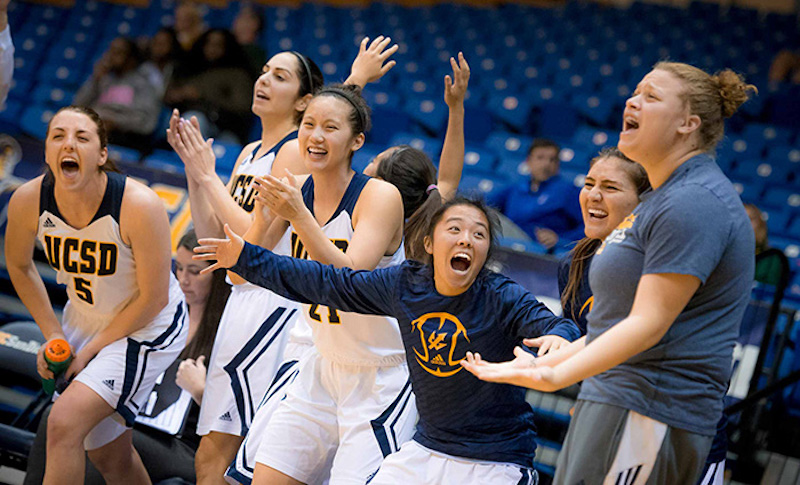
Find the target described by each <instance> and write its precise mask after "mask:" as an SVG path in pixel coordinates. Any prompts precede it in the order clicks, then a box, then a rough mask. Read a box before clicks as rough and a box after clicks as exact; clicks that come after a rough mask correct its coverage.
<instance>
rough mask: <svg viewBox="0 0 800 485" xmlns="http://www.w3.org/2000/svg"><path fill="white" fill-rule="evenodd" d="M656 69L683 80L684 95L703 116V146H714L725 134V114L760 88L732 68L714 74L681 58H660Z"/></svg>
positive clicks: (698, 114) (729, 113)
mask: <svg viewBox="0 0 800 485" xmlns="http://www.w3.org/2000/svg"><path fill="white" fill-rule="evenodd" d="M653 69H661V70H662V71H666V72H669V73H671V74H672V75H674V76H675V77H677V78H678V79H680V80H681V81H682V82H683V85H684V88H685V89H684V92H683V93H682V95H681V97H682V99H683V101H684V102H685V103H687V104H688V105H689V112H690V113H692V114H693V115H697V116H699V117H700V129H699V133H698V134H699V137H700V147H699V148H700V149H702V150H704V151H710V150H713V149H714V148H715V147H716V146H717V144H718V143H719V142H720V140H722V137H723V135H724V134H725V123H724V120H725V118H729V117H731V116H732V115H733V114H734V113H736V110H738V109H739V106H741V105H742V104H743V103H744V102H745V101H747V100H748V99H749V98H750V93H755V94H758V89H756V87H755V86H753V85H752V84H747V83H745V81H744V78H743V77H742V76H740V75H739V74H737V73H735V72H733V71H732V70H730V69H725V70H722V71H719V72H717V73H716V74H714V75H710V74H708V73H707V72H705V71H703V70H702V69H698V68H696V67H694V66H690V65H689V64H684V63H681V62H659V63H658V64H656V65H655V66H654V67H653Z"/></svg>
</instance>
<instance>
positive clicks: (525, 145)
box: [484, 131, 533, 161]
mask: <svg viewBox="0 0 800 485" xmlns="http://www.w3.org/2000/svg"><path fill="white" fill-rule="evenodd" d="M531 143H533V138H531V137H529V136H524V135H516V134H513V133H506V132H502V131H496V132H494V133H491V134H489V136H488V137H487V138H486V141H485V142H484V145H485V146H486V147H487V148H490V149H492V150H494V151H495V153H496V154H497V155H498V156H500V157H506V156H513V157H517V159H518V160H520V161H521V160H524V159H525V157H526V156H527V154H528V149H529V148H530V146H531Z"/></svg>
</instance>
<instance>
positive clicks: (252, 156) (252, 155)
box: [242, 140, 261, 165]
mask: <svg viewBox="0 0 800 485" xmlns="http://www.w3.org/2000/svg"><path fill="white" fill-rule="evenodd" d="M259 148H261V141H260V140H259V141H258V142H256V146H254V147H253V150H251V151H250V155H248V156H247V158H245V159H244V160H243V161H242V165H244V164H246V163H250V162H252V161H254V160H255V159H256V152H258V149H259Z"/></svg>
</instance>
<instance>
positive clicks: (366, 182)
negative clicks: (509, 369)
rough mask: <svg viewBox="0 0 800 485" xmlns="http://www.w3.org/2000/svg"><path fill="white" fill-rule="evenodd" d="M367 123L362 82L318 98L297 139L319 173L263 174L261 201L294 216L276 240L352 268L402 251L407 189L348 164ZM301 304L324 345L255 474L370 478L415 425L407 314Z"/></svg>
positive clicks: (304, 366) (307, 360)
mask: <svg viewBox="0 0 800 485" xmlns="http://www.w3.org/2000/svg"><path fill="white" fill-rule="evenodd" d="M369 123H370V120H369V108H368V107H367V106H366V103H365V102H364V99H363V98H362V97H361V95H360V89H359V88H358V87H356V86H341V85H339V86H330V87H326V88H323V89H322V90H320V91H319V92H318V93H317V95H316V96H315V97H314V98H313V99H312V101H311V102H310V103H309V106H308V108H307V110H306V113H305V114H304V116H303V121H302V123H301V125H300V130H299V133H298V140H299V141H300V148H301V153H302V154H303V156H304V157H305V160H306V164H307V167H308V168H309V170H310V171H311V176H309V177H302V178H297V179H296V178H295V177H294V176H293V175H290V181H287V183H281V182H280V181H278V180H277V179H276V178H275V177H267V179H268V180H269V181H271V182H272V183H273V184H274V183H279V184H282V186H283V188H284V190H274V189H267V188H266V186H267V185H270V184H269V182H268V181H264V180H262V181H261V182H258V181H257V183H259V184H263V186H262V185H259V186H257V189H258V190H259V195H258V196H257V198H258V200H259V201H262V202H264V203H265V205H266V206H267V207H269V209H270V211H271V212H273V213H274V214H276V216H277V217H279V218H281V219H284V220H286V221H288V222H289V223H290V226H289V229H288V231H286V232H285V233H284V234H283V236H282V238H281V239H280V241H279V242H278V243H277V245H276V248H279V249H280V250H282V251H283V250H285V248H287V247H288V248H289V249H290V250H291V254H292V255H293V256H295V257H301V258H306V259H314V260H316V261H320V262H323V263H326V264H333V265H334V266H337V267H350V268H354V269H374V268H376V267H377V268H379V267H385V266H389V265H393V264H398V263H399V262H401V261H403V259H404V254H403V252H404V250H403V245H402V230H403V205H402V199H401V196H400V193H399V192H398V190H397V189H396V188H395V187H394V186H392V185H391V184H388V183H386V182H383V181H381V180H376V179H370V178H369V177H367V176H365V175H362V174H358V173H355V172H354V171H353V170H352V168H351V166H350V161H351V157H352V154H353V152H354V151H356V150H358V149H359V148H360V147H361V146H362V145H363V143H364V132H365V131H367V130H368V129H369ZM272 229H274V227H273V228H272ZM269 232H271V233H273V234H274V233H275V232H274V231H269ZM281 232H283V231H281ZM264 242H266V243H267V244H269V242H270V241H264ZM309 284H314V283H313V282H309ZM303 314H304V316H305V318H306V321H308V322H309V323H310V324H311V328H312V330H313V341H314V345H315V349H314V350H313V351H312V352H311V353H310V354H306V355H305V356H304V358H303V359H302V360H301V362H300V366H299V375H298V376H297V379H296V381H295V382H294V383H293V384H292V385H291V386H290V387H289V389H288V391H287V396H286V399H284V400H283V401H281V403H280V404H279V405H278V409H277V410H276V411H275V413H274V415H273V416H272V419H271V420H270V421H269V423H268V425H267V427H266V429H265V430H264V433H263V435H262V442H261V445H260V447H259V451H258V454H257V464H256V467H255V474H254V477H253V481H254V483H270V484H282V483H287V484H288V483H291V484H296V483H307V484H315V483H319V482H321V481H322V480H324V479H325V477H326V476H328V474H330V483H331V484H343V483H364V482H365V481H367V480H368V479H369V477H370V476H372V474H374V473H375V472H376V471H377V469H378V467H379V466H380V463H381V461H382V460H383V458H384V456H386V455H388V454H389V453H391V452H393V451H396V450H397V449H398V447H399V445H400V444H402V443H403V442H404V441H406V440H408V439H410V437H411V435H412V434H413V427H414V421H415V418H416V406H415V403H414V398H413V395H412V394H411V389H410V384H409V382H408V369H407V367H406V364H405V363H404V362H405V360H404V359H405V353H404V351H403V346H402V342H401V341H400V333H399V329H398V327H397V323H396V321H394V320H393V319H390V320H391V321H392V322H393V323H394V325H386V323H381V322H376V319H378V320H385V319H387V318H388V317H375V316H366V315H360V314H354V313H345V312H340V311H337V310H336V309H335V308H328V307H321V306H318V305H304V306H303ZM343 322H346V324H343ZM298 328H299V326H297V327H295V329H298ZM287 444H288V446H287Z"/></svg>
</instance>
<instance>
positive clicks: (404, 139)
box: [389, 133, 442, 165]
mask: <svg viewBox="0 0 800 485" xmlns="http://www.w3.org/2000/svg"><path fill="white" fill-rule="evenodd" d="M397 145H409V146H411V147H414V148H416V149H418V150H422V151H423V152H425V153H426V154H427V155H428V156H429V157H431V160H433V161H434V163H435V164H437V165H438V163H439V155H440V154H441V153H442V142H441V141H440V140H438V139H436V138H429V137H427V136H422V135H414V134H412V133H397V134H396V135H394V136H393V137H392V139H391V141H390V142H389V146H397Z"/></svg>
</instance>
